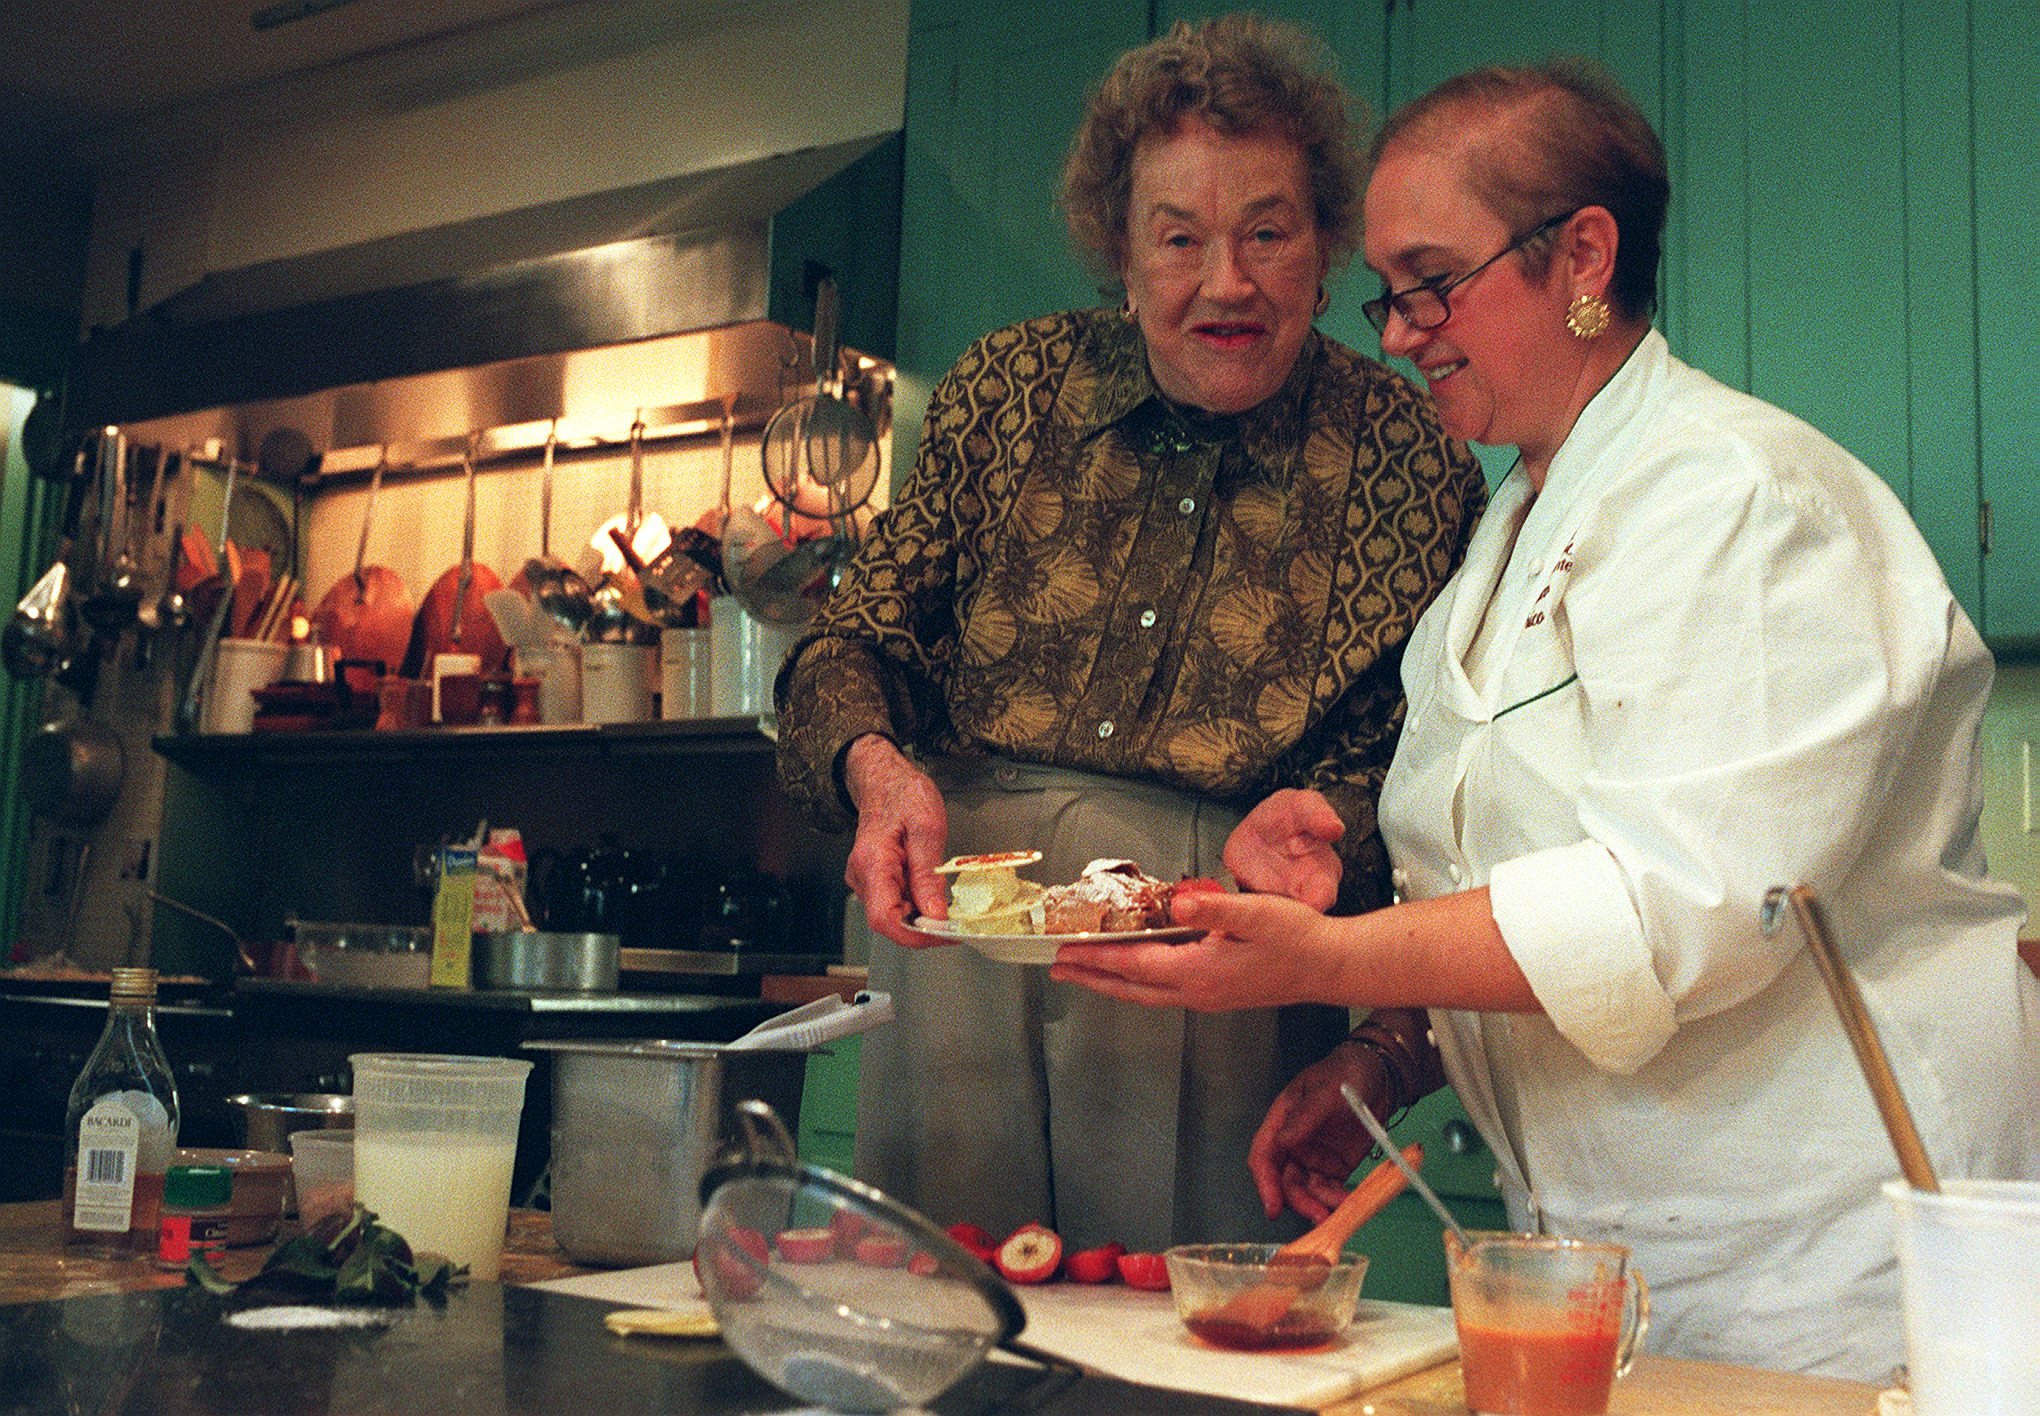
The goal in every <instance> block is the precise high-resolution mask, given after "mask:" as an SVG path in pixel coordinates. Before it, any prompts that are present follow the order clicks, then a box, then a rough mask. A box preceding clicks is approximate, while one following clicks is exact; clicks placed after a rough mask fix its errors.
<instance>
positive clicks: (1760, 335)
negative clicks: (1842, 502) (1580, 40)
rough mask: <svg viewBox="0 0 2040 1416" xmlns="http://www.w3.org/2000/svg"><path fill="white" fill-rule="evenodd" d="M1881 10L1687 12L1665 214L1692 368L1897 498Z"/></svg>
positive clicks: (1901, 396)
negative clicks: (1668, 213)
mask: <svg viewBox="0 0 2040 1416" xmlns="http://www.w3.org/2000/svg"><path fill="white" fill-rule="evenodd" d="M1878 8H1880V6H1878V5H1876V4H1872V5H1870V6H1868V7H1865V8H1862V9H1858V10H1856V11H1853V12H1852V13H1851V14H1850V16H1849V20H1848V22H1847V23H1836V18H1837V17H1836V14H1835V10H1834V6H1833V5H1832V4H1831V3H1828V0H1775V3H1772V4H1767V5H1763V6H1752V5H1746V4H1744V3H1742V0H1692V3H1690V4H1688V5H1687V6H1686V10H1685V25H1684V30H1683V41H1684V52H1683V54H1682V59H1683V67H1684V95H1683V112H1684V114H1685V116H1686V119H1687V121H1686V123H1685V125H1684V128H1683V131H1682V137H1683V152H1682V154H1681V156H1682V158H1683V162H1682V163H1681V164H1680V167H1681V171H1682V175H1683V177H1684V190H1683V191H1682V190H1680V189H1679V188H1678V187H1677V186H1675V187H1674V190H1673V203H1674V206H1675V208H1676V209H1678V210H1679V211H1680V212H1681V217H1682V223H1683V236H1684V261H1685V264H1686V267H1687V269H1688V270H1689V271H1692V272H1694V275H1695V284H1694V287H1693V288H1692V289H1691V290H1690V291H1689V295H1690V297H1691V298H1689V300H1688V301H1687V305H1686V318H1687V322H1688V329H1687V338H1686V340H1685V345H1686V348H1687V350H1688V351H1689V356H1690V357H1691V359H1692V361H1693V362H1694V363H1696V364H1698V365H1699V366H1700V367H1701V368H1703V369H1705V370H1706V371H1707V372H1709V373H1711V374H1713V375H1714V376H1715V377H1717V378H1719V379H1721V380H1722V381H1724V382H1726V383H1730V384H1735V385H1738V386H1740V387H1743V388H1746V389H1748V390H1749V391H1750V392H1751V393H1754V394H1755V395H1756V396H1757V397H1759V398H1762V399H1765V400H1766V401H1768V402H1771V403H1775V404H1778V405H1779V406H1781V407H1783V408H1785V409H1787V410H1789V411H1791V412H1793V413H1797V414H1798V415H1799V416H1800V417H1802V418H1805V419H1806V420H1807V421H1808V422H1810V423H1812V424H1813V425H1814V426H1815V427H1817V428H1819V429H1821V430H1822V431H1823V432H1825V433H1827V434H1828V435H1829V436H1831V437H1833V438H1834V439H1835V440H1836V441H1838V442H1840V443H1841V444H1842V445H1843V446H1844V447H1847V448H1848V449H1849V450H1850V451H1851V452H1853V453H1855V454H1856V456H1858V457H1860V458H1861V459H1862V460H1863V461H1864V462H1866V463H1868V464H1869V465H1870V466H1871V467H1872V468H1874V469H1876V471H1877V472H1879V473H1880V474H1881V475H1882V476H1884V477H1885V478H1886V479H1887V480H1888V481H1890V482H1891V483H1892V484H1893V486H1894V488H1895V489H1896V490H1897V491H1898V493H1899V495H1900V496H1901V497H1906V496H1909V495H1910V492H1911V486H1910V475H1909V470H1908V469H1909V466H1910V456H1909V450H1908V447H1907V436H1906V430H1907V426H1908V408H1907V388H1906V378H1905V371H1906V351H1907V343H1906V302H1905V300H1904V298H1903V290H1904V273H1905V251H1906V240H1905V237H1906V229H1905V228H1906V221H1905V148H1904V140H1903V135H1904V131H1905V130H1904V122H1903V119H1904V78H1905V70H1904V59H1903V45H1902V44H1894V43H1893V42H1892V38H1893V36H1892V29H1893V27H1894V26H1893V25H1891V24H1885V23H1879V22H1878V21H1877V20H1876V19H1875V18H1874V12H1875V11H1876V10H1877V9H1878ZM1881 8H1885V9H1889V10H1892V11H1894V14H1893V15H1892V16H1891V17H1890V18H1893V19H1895V8H1896V7H1895V4H1894V3H1892V0H1886V3H1885V4H1884V5H1883V6H1882V7H1881Z"/></svg>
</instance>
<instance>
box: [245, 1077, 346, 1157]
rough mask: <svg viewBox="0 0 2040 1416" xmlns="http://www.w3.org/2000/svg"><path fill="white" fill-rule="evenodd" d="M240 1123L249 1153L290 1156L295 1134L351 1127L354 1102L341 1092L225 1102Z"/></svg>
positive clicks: (260, 1095) (258, 1095)
mask: <svg viewBox="0 0 2040 1416" xmlns="http://www.w3.org/2000/svg"><path fill="white" fill-rule="evenodd" d="M227 1105H228V1106H230V1107H232V1108H233V1109H234V1112H235V1114H236V1115H238V1116H239V1117H240V1120H241V1140H242V1144H243V1145H245V1146H247V1147H248V1149H250V1150H257V1151H275V1152H280V1153H282V1154H286V1155H287V1154H289V1152H290V1137H291V1134H292V1132H295V1131H313V1130H341V1129H347V1128H351V1127H352V1126H353V1125H354V1098H353V1097H351V1096H348V1095H346V1094H344V1093H340V1092H257V1093H245V1092H244V1093H243V1094H241V1095H239V1096H230V1097H228V1098H227Z"/></svg>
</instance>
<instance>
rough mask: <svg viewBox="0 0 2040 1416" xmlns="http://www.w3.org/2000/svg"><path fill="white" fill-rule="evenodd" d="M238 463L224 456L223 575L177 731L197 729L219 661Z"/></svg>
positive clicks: (228, 601)
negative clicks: (229, 538)
mask: <svg viewBox="0 0 2040 1416" xmlns="http://www.w3.org/2000/svg"><path fill="white" fill-rule="evenodd" d="M239 474H240V463H238V462H237V461H235V460H234V459H233V458H231V457H230V458H228V459H227V483H226V486H225V488H224V489H223V490H222V491H221V493H220V544H219V549H218V551H217V552H216V553H215V561H216V563H217V564H218V566H219V574H220V576H221V577H222V580H221V585H220V596H219V599H218V600H217V601H216V602H215V603H214V605H213V610H212V616H211V618H210V619H208V620H207V621H206V626H205V636H204V637H203V638H202V639H200V640H199V644H198V658H197V659H196V660H194V661H193V663H192V666H191V682H190V683H189V684H187V685H186V686H185V690H184V698H183V700H182V701H181V702H179V703H178V705H177V731H179V732H180V733H189V732H196V731H197V730H198V716H199V708H200V706H201V705H202V704H203V703H204V702H205V695H206V694H207V693H208V692H210V691H211V688H212V674H213V668H214V666H215V665H216V664H217V663H218V662H219V652H220V635H221V634H222V633H224V632H225V630H226V625H227V615H228V614H229V613H230V612H231V611H232V610H233V608H234V559H235V558H233V557H230V556H229V555H228V554H227V547H228V545H229V544H231V543H230V542H229V541H228V539H227V528H228V527H230V526H231V525H233V519H234V484H235V483H236V482H237V481H239V480H240V478H239Z"/></svg>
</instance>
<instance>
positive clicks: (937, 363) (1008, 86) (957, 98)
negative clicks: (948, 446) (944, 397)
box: [895, 0, 1147, 465]
mask: <svg viewBox="0 0 2040 1416" xmlns="http://www.w3.org/2000/svg"><path fill="white" fill-rule="evenodd" d="M1146 38H1147V7H1146V5H1145V4H1134V3H1131V0H1112V2H1111V3H1103V4H1100V3H1088V2H1087V0H1043V3H1040V4H1031V5H1026V6H1018V7H1012V6H999V5H963V4H957V3H953V0H945V3H936V4H929V3H917V4H916V5H915V6H914V12H913V22H912V25H911V27H910V30H909V33H908V37H907V104H906V122H907V127H906V151H905V157H904V164H903V174H902V181H903V190H902V194H901V237H900V315H899V345H898V349H899V402H898V404H897V406H896V408H895V413H896V416H897V418H898V423H897V427H898V429H899V434H900V436H899V438H898V439H897V441H896V445H895V457H896V461H897V463H898V464H899V465H904V464H905V463H906V461H907V459H909V458H910V457H911V455H912V449H913V445H914V444H915V443H916V442H917V441H918V439H919V433H920V419H921V414H922V412H923V411H924V409H925V408H926V405H927V397H928V392H929V390H930V389H931V388H932V387H933V386H934V383H935V381H936V380H937V379H939V378H940V377H941V376H942V375H943V373H944V372H945V371H947V369H948V368H949V366H950V364H951V363H953V362H954V361H955V360H956V357H957V356H958V355H959V354H961V353H962V352H963V351H964V349H965V348H966V347H967V346H968V345H969V344H970V342H971V341H972V340H974V339H976V338H977V337H978V336H980V335H983V334H987V333H989V332H990V331H992V330H994V329H997V328H999V327H1000V326H1001V325H1005V324H1009V323H1011V322H1012V321H1014V320H1019V319H1025V318H1028V317H1030V316H1033V315H1044V314H1049V313H1051V312H1053V311H1056V310H1064V309H1070V308H1073V307H1076V306H1082V305H1091V304H1095V303H1097V301H1098V298H1099V296H1098V289H1097V283H1096V282H1095V281H1094V280H1092V279H1091V278H1090V277H1088V276H1087V275H1086V274H1085V272H1084V270H1083V267H1082V266H1081V264H1080V263H1079V262H1078V261H1077V259H1076V257H1075V255H1073V254H1072V253H1071V250H1070V242H1069V237H1068V235H1067V233H1066V231H1065V229H1064V226H1063V221H1062V214H1061V212H1060V210H1059V209H1058V207H1057V205H1056V192H1057V188H1058V186H1059V185H1060V182H1061V176H1062V162H1063V155H1064V153H1065V152H1066V151H1067V149H1068V147H1069V141H1070V137H1071V135H1072V134H1073V133H1074V132H1075V131H1076V126H1077V120H1078V118H1079V117H1080V116H1081V114H1082V112H1083V106H1084V100H1085V96H1086V95H1087V94H1088V93H1089V91H1090V89H1091V86H1092V85H1094V84H1095V83H1097V81H1098V79H1099V78H1100V77H1101V76H1102V75H1103V74H1104V72H1105V70H1106V69H1107V68H1108V67H1109V66H1110V65H1111V63H1112V61H1113V59H1114V58H1116V57H1117V56H1118V55H1119V54H1120V53H1121V51H1123V50H1125V49H1127V48H1130V47H1131V46H1133V45H1136V44H1139V43H1141V42H1142V41H1143V40H1145V39H1146Z"/></svg>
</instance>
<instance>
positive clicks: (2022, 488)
mask: <svg viewBox="0 0 2040 1416" xmlns="http://www.w3.org/2000/svg"><path fill="white" fill-rule="evenodd" d="M1972 9H1973V17H1972V23H1973V35H1974V38H1973V45H1974V49H1973V53H1974V89H1973V93H1974V109H1973V115H1974V116H1973V130H1974V135H1975V136H1974V141H1975V153H1976V157H1975V163H1976V167H1975V184H1976V377H1977V422H1976V433H1977V443H1978V446H1979V448H1980V450H1981V455H1982V464H1983V494H1984V496H1985V497H1987V498H1988V499H1989V501H1990V506H1991V509H1992V514H1993V521H1994V522H1995V530H1994V538H1993V540H1994V544H1993V547H1992V551H1991V554H1990V556H1989V557H1988V558H1987V559H1986V560H1985V562H1984V564H1985V567H1986V569H1985V573H1984V629H1985V631H1986V632H1987V633H1988V634H1990V635H1991V636H1992V637H1993V639H1996V640H1999V641H2001V642H2005V643H2008V644H2009V643H2018V644H2021V645H2023V646H2026V647H2033V646H2040V224H2036V215H2040V157H2036V156H2035V141H2036V139H2040V5H2035V4H2034V3H2033V0H1973V6H1972ZM1929 313H1932V312H1929Z"/></svg>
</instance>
